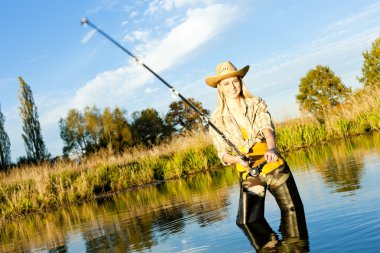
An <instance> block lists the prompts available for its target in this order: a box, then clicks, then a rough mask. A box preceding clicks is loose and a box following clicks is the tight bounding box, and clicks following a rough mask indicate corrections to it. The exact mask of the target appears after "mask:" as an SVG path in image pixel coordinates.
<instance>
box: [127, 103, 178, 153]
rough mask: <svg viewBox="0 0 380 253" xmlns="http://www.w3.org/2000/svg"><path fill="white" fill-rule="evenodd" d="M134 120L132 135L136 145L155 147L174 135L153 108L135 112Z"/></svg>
mask: <svg viewBox="0 0 380 253" xmlns="http://www.w3.org/2000/svg"><path fill="white" fill-rule="evenodd" d="M132 118H133V120H134V121H133V123H132V135H133V138H134V140H135V142H136V143H142V144H145V145H154V144H157V143H159V142H160V141H161V140H163V139H164V138H165V137H168V136H170V135H171V133H172V129H171V127H170V126H168V125H166V124H165V123H164V120H163V119H162V118H161V117H160V116H159V114H158V112H157V111H156V110H155V109H153V108H148V109H145V110H143V111H140V112H134V113H133V114H132Z"/></svg>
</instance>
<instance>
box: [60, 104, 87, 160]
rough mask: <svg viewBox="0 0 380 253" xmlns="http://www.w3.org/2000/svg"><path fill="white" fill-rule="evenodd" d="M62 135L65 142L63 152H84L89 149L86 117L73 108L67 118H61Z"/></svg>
mask: <svg viewBox="0 0 380 253" xmlns="http://www.w3.org/2000/svg"><path fill="white" fill-rule="evenodd" d="M59 128H60V135H61V138H62V140H63V142H64V147H63V154H65V155H68V154H69V153H70V152H74V153H79V154H83V153H85V152H86V149H87V141H86V131H85V119H84V117H83V115H82V114H81V113H80V112H79V111H77V110H75V109H71V110H69V112H68V113H67V117H66V118H65V119H60V120H59Z"/></svg>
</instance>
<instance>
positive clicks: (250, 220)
mask: <svg viewBox="0 0 380 253" xmlns="http://www.w3.org/2000/svg"><path fill="white" fill-rule="evenodd" d="M271 173H272V174H273V175H267V177H269V176H272V178H271V179H272V180H271V181H269V180H266V178H264V177H262V176H259V177H255V180H256V183H257V184H258V185H261V186H264V187H265V189H268V190H269V192H270V193H271V194H272V195H273V197H274V198H275V200H276V202H277V205H278V206H279V208H280V210H281V223H280V229H279V231H280V232H281V234H282V239H281V240H279V239H278V236H277V235H276V233H275V232H274V231H273V230H272V228H271V227H270V225H269V224H268V222H267V220H266V219H265V217H264V204H265V193H264V195H263V196H259V195H257V194H256V193H254V192H250V191H247V189H245V188H244V187H243V186H242V182H243V179H242V178H240V197H239V209H238V214H237V217H236V224H237V226H238V227H239V228H241V229H242V230H243V232H244V234H245V235H246V236H247V238H248V240H249V241H250V243H251V244H252V246H253V247H254V248H255V249H256V250H260V249H262V248H267V247H276V248H284V247H288V246H289V243H290V242H291V247H292V249H300V250H301V252H307V251H308V248H309V243H308V232H307V227H306V219H305V213H304V209H303V204H302V201H301V198H300V196H299V193H298V189H297V186H296V184H295V181H294V178H293V175H292V174H291V172H290V169H289V167H288V165H287V164H286V163H285V164H284V167H283V168H281V170H280V168H279V169H277V170H274V171H273V172H271ZM285 174H286V181H285V182H281V183H280V184H278V183H276V180H277V181H281V180H278V179H280V178H281V177H283V176H284V175H285ZM285 252H286V251H285Z"/></svg>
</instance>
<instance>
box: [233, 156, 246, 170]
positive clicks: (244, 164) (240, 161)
mask: <svg viewBox="0 0 380 253" xmlns="http://www.w3.org/2000/svg"><path fill="white" fill-rule="evenodd" d="M235 159H236V163H239V164H240V165H241V166H243V167H244V168H248V167H249V164H248V163H247V162H246V161H244V160H243V159H241V157H240V156H235Z"/></svg>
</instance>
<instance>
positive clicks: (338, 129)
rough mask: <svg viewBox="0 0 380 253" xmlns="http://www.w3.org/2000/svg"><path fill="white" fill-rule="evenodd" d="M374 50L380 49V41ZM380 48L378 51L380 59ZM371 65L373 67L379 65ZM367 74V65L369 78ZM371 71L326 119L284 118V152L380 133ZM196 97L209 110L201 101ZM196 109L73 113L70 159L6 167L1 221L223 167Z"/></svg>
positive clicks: (0, 188)
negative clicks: (76, 157)
mask: <svg viewBox="0 0 380 253" xmlns="http://www.w3.org/2000/svg"><path fill="white" fill-rule="evenodd" d="M376 43H377V44H376ZM373 47H376V48H380V39H378V40H377V41H376V42H375V43H374V44H373ZM378 52H380V51H379V50H377V51H374V52H371V54H370V55H372V56H373V55H375V56H376V57H377V58H376V57H375V60H377V61H380V55H376V54H380V53H378ZM366 53H368V52H366ZM366 53H364V54H363V55H364V56H366ZM368 59H369V60H371V61H374V60H373V58H371V57H369V58H368ZM369 60H368V61H369ZM365 66H366V65H365ZM365 66H364V67H363V68H366V69H368V68H373V66H375V67H376V66H378V64H377V65H376V64H375V65H374V64H372V63H371V64H368V66H369V67H368V66H367V67H365ZM317 69H318V68H317ZM321 69H324V68H321ZM365 73H367V72H365V71H364V70H363V75H364V76H365V75H366V74H365ZM368 73H371V74H368V75H367V76H366V78H364V79H362V80H363V84H364V87H363V88H362V89H358V90H356V91H354V92H352V93H351V91H349V93H350V95H349V96H348V95H347V94H346V95H345V96H344V97H345V99H344V100H339V101H338V102H334V104H329V105H328V106H324V107H321V108H322V109H323V108H325V109H326V108H327V109H328V110H322V109H321V110H319V111H318V117H316V116H315V115H313V113H312V111H309V112H307V114H305V115H304V116H302V117H300V118H297V119H290V120H287V121H285V122H278V123H276V129H277V145H278V149H279V151H280V152H282V153H285V152H288V151H292V150H297V149H300V148H303V147H308V146H312V145H317V144H321V143H325V142H329V141H334V140H337V139H340V138H345V137H347V136H351V135H358V134H364V133H370V132H373V131H379V129H380V99H379V98H380V82H379V81H373V80H375V79H376V78H377V76H378V75H380V74H379V73H380V71H379V70H377V72H376V71H374V72H368ZM374 73H375V74H376V73H377V76H376V75H375V77H374ZM329 74H333V73H330V71H329ZM317 76H318V75H317ZM376 80H377V79H376ZM323 87H324V89H326V88H328V87H330V85H324V86H323ZM300 88H301V86H300ZM347 92H348V91H347ZM317 93H318V91H317ZM308 99H311V100H313V98H312V97H309V98H308ZM192 102H193V103H195V104H196V106H197V107H198V108H199V109H200V110H202V111H203V112H204V113H205V114H207V113H208V111H207V110H204V109H203V108H202V106H201V104H200V103H198V102H196V101H192ZM33 108H34V107H33ZM307 108H309V109H310V108H312V107H307ZM304 109H305V108H304ZM189 110H190V109H189V108H188V107H187V106H186V105H185V104H184V103H183V102H174V103H172V104H171V106H170V111H169V113H168V114H167V115H166V117H165V119H162V118H161V117H160V116H159V115H158V113H157V112H156V111H155V110H154V109H146V110H143V111H141V112H136V113H134V114H133V118H134V122H133V123H132V124H129V123H128V122H127V121H126V120H125V116H124V114H123V111H122V110H121V109H118V108H116V109H115V110H114V111H113V112H112V111H111V110H110V109H107V108H106V109H105V110H104V112H103V113H100V111H98V110H97V109H96V108H90V107H88V108H87V109H85V112H84V114H82V113H80V112H78V111H75V110H73V111H70V112H69V114H68V116H67V117H66V118H64V119H62V120H61V122H60V129H61V137H62V139H63V140H64V143H65V150H64V151H66V152H64V153H66V154H67V156H65V157H63V158H58V159H54V160H46V161H40V162H38V163H35V162H30V161H31V158H33V156H32V155H31V156H28V157H27V159H26V162H25V163H19V165H18V166H16V167H13V168H8V169H6V170H3V171H1V172H0V222H4V221H6V220H8V219H10V218H12V217H14V216H18V215H24V214H28V213H30V212H36V211H44V210H48V209H52V208H58V207H60V206H63V205H68V204H70V203H80V202H83V201H86V200H90V199H95V198H97V197H99V196H104V195H107V194H110V193H115V192H117V191H120V190H124V189H128V188H133V187H137V186H141V185H146V184H150V183H156V182H160V181H162V180H169V179H173V178H180V177H187V176H189V175H191V174H194V173H197V172H200V171H204V170H209V169H211V168H213V167H215V166H217V165H220V161H219V158H218V157H217V154H216V150H215V149H214V147H213V146H212V143H211V140H210V137H209V136H208V134H207V132H205V131H204V130H202V128H200V125H201V120H200V119H199V117H197V115H196V114H195V113H194V112H193V111H189ZM35 111H36V108H35ZM35 115H36V117H35V118H36V119H37V118H38V117H37V114H35ZM181 115H182V117H180V116H181ZM184 119H185V120H184ZM152 122H154V123H152ZM168 129H169V130H170V132H171V134H170V135H167V133H168V132H167V131H169V130H168ZM189 129H193V131H189ZM115 133H116V134H115ZM165 136H166V137H167V138H164V137H165ZM169 136H171V137H169ZM41 140H42V139H41ZM135 140H138V141H137V142H136V141H135ZM73 151H79V153H80V154H81V156H80V160H71V159H69V158H68V156H69V154H70V152H73ZM44 154H48V152H47V151H44Z"/></svg>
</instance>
